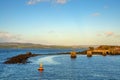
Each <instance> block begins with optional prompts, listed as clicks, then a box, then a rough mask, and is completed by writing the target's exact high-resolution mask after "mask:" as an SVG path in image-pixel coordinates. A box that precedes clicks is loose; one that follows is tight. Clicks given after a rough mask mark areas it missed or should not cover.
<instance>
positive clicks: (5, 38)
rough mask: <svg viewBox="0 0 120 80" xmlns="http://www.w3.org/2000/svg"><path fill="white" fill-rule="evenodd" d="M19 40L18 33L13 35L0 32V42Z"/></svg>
mask: <svg viewBox="0 0 120 80" xmlns="http://www.w3.org/2000/svg"><path fill="white" fill-rule="evenodd" d="M18 40H20V36H19V35H13V34H11V33H8V32H0V42H4V41H5V42H6V41H7V42H9V41H18Z"/></svg>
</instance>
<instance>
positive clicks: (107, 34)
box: [105, 31, 114, 37]
mask: <svg viewBox="0 0 120 80" xmlns="http://www.w3.org/2000/svg"><path fill="white" fill-rule="evenodd" d="M105 35H106V36H107V37H109V36H114V33H113V32H111V31H110V32H105Z"/></svg>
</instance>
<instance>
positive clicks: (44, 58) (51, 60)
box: [30, 56, 60, 65]
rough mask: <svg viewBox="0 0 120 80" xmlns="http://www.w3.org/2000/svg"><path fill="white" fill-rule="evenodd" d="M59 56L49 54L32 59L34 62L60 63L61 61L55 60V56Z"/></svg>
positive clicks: (45, 63)
mask: <svg viewBox="0 0 120 80" xmlns="http://www.w3.org/2000/svg"><path fill="white" fill-rule="evenodd" d="M55 57H57V56H47V57H41V58H38V59H37V60H30V61H31V62H32V63H33V64H40V63H43V64H44V65H49V64H54V65H56V64H60V63H59V62H57V61H55V60H54V58H55Z"/></svg>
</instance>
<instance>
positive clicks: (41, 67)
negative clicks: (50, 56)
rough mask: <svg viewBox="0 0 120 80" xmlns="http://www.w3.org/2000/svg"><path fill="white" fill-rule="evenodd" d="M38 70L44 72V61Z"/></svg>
mask: <svg viewBox="0 0 120 80" xmlns="http://www.w3.org/2000/svg"><path fill="white" fill-rule="evenodd" d="M38 70H39V71H40V72H42V71H43V70H44V68H43V65H42V63H41V64H40V67H39V68H38Z"/></svg>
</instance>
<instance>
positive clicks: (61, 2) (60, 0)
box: [55, 0, 68, 4]
mask: <svg viewBox="0 0 120 80" xmlns="http://www.w3.org/2000/svg"><path fill="white" fill-rule="evenodd" d="M55 2H56V3H59V4H65V3H67V2H68V0H55Z"/></svg>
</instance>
